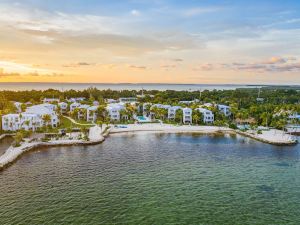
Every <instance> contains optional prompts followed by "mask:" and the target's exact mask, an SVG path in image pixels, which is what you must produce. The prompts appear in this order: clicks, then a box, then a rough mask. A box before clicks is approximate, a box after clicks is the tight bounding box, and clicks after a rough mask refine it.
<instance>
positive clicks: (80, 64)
mask: <svg viewBox="0 0 300 225" xmlns="http://www.w3.org/2000/svg"><path fill="white" fill-rule="evenodd" d="M93 65H96V64H95V63H87V62H78V63H70V64H63V65H62V66H63V67H70V68H72V67H73V68H77V67H82V66H93Z"/></svg>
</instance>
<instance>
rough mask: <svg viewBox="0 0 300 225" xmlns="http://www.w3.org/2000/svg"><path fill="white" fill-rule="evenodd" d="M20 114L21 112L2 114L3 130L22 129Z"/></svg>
mask: <svg viewBox="0 0 300 225" xmlns="http://www.w3.org/2000/svg"><path fill="white" fill-rule="evenodd" d="M20 121H21V118H20V115H19V114H6V115H4V116H2V130H5V131H16V130H19V129H20V124H21V123H20Z"/></svg>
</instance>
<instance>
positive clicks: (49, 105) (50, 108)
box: [27, 103, 57, 111]
mask: <svg viewBox="0 0 300 225" xmlns="http://www.w3.org/2000/svg"><path fill="white" fill-rule="evenodd" d="M31 107H34V108H40V107H41V108H42V107H44V108H47V109H49V110H50V111H55V110H56V109H57V106H56V105H53V104H49V103H44V104H39V105H34V106H30V107H28V108H27V109H29V108H31Z"/></svg>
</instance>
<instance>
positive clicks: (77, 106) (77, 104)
mask: <svg viewBox="0 0 300 225" xmlns="http://www.w3.org/2000/svg"><path fill="white" fill-rule="evenodd" d="M80 106H81V104H80V103H78V102H74V103H72V104H71V105H70V112H73V111H74V109H76V108H79V107H80Z"/></svg>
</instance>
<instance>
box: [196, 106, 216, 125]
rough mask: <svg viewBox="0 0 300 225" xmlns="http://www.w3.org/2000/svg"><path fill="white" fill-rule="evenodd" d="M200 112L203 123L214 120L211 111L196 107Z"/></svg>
mask: <svg viewBox="0 0 300 225" xmlns="http://www.w3.org/2000/svg"><path fill="white" fill-rule="evenodd" d="M196 110H198V111H199V112H201V114H202V120H203V122H204V123H213V122H214V120H215V117H214V114H213V112H212V111H210V110H208V109H205V108H198V109H196Z"/></svg>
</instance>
